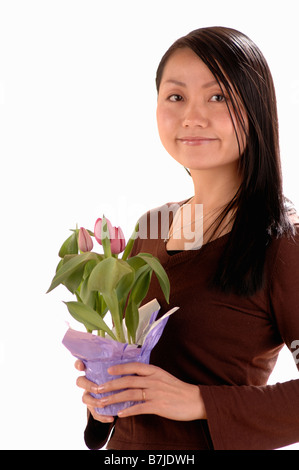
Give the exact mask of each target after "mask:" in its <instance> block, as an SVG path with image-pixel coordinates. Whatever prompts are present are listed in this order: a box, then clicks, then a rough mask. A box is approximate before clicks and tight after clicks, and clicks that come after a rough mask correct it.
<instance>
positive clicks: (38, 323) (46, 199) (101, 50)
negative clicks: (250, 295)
mask: <svg viewBox="0 0 299 470" xmlns="http://www.w3.org/2000/svg"><path fill="white" fill-rule="evenodd" d="M296 6H297V2H296V0H284V2H281V1H276V0H271V2H270V1H268V0H264V1H260V0H258V1H257V0H251V1H250V2H240V1H239V0H236V1H234V0H226V1H225V2H224V1H222V0H213V1H212V2H208V1H200V0H184V2H182V0H179V1H177V0H151V1H146V2H145V1H143V0H126V1H123V0H114V1H100V0H98V1H92V0H84V1H83V0H82V1H78V0H48V1H47V0H36V1H34V0H19V1H18V0H6V1H3V0H1V1H0V158H1V184H0V192H1V231H0V236H1V244H0V248H1V255H0V260H1V323H0V364H1V375H0V377H1V379H0V380H1V384H0V393H1V400H0V434H1V435H0V447H1V448H2V449H85V448H86V447H85V445H84V442H83V429H84V426H85V420H86V410H85V407H84V405H83V404H82V403H81V391H80V390H79V389H77V387H76V386H75V379H76V377H77V372H76V371H75V370H74V368H73V363H74V360H73V358H72V357H71V356H70V354H69V353H68V351H66V350H65V349H64V348H63V347H62V345H61V339H62V337H63V335H64V332H65V331H66V323H65V322H66V321H68V320H69V317H68V314H67V311H66V308H65V306H64V305H63V304H62V300H67V299H68V294H67V292H66V291H65V290H64V289H62V288H61V289H60V288H59V289H57V290H56V291H54V292H52V293H51V294H48V295H46V294H45V292H46V290H47V288H48V286H49V284H50V281H51V279H52V276H53V274H54V269H55V267H56V264H57V261H58V258H57V251H58V248H59V246H60V245H61V243H62V241H63V240H64V239H65V238H66V237H67V236H68V235H69V232H68V229H70V228H74V226H75V225H76V223H78V224H79V226H81V225H83V226H86V227H88V228H91V229H92V228H93V224H94V221H95V219H96V218H97V217H101V216H102V214H103V213H105V215H106V216H107V217H109V218H110V220H111V221H112V223H113V224H114V225H120V226H121V227H122V228H123V230H124V232H125V234H126V236H128V235H130V234H131V231H132V229H133V226H134V224H135V221H136V219H137V218H138V217H139V216H140V215H141V214H142V213H143V212H144V211H145V210H147V209H149V208H152V207H155V206H157V205H160V204H162V203H164V202H167V201H178V200H181V199H183V198H185V197H188V196H190V195H192V184H191V180H190V178H189V177H188V175H187V174H186V173H185V171H184V170H183V169H182V168H181V167H180V166H178V165H177V164H176V163H175V162H174V161H172V159H171V157H169V156H168V154H167V153H166V152H165V150H164V149H163V147H162V145H161V144H160V142H159V138H158V134H157V130H156V122H155V104H156V91H155V83H154V80H155V71H156V67H157V65H158V62H159V60H160V58H161V56H162V55H163V53H164V52H165V50H166V49H167V48H168V47H169V46H170V44H172V42H173V41H174V40H175V39H177V38H178V37H180V36H182V35H185V34H186V33H188V32H189V31H191V30H193V29H196V28H198V27H203V26H215V25H223V26H230V27H234V28H236V29H239V30H241V31H243V32H244V33H246V34H248V35H249V36H250V37H251V38H252V39H253V40H254V41H255V42H256V43H257V44H258V45H259V46H260V48H261V49H262V51H263V52H264V54H265V56H266V58H267V59H268V62H269V65H270V67H271V69H272V73H273V76H274V80H275V83H276V89H277V97H278V106H279V114H280V128H281V148H282V157H283V170H284V186H285V193H286V195H288V197H290V198H291V199H293V201H294V202H295V203H296V204H297V205H298V204H299V190H298V177H297V168H298V167H297V160H298V148H297V140H298V107H299V80H298V76H299V69H298V68H299V65H298V60H297V59H298V55H297V54H298V35H297V34H298V15H297V10H296V11H295V8H296ZM253 341H254V338H253ZM294 377H297V372H296V369H295V365H294V362H293V358H292V356H291V354H290V353H289V352H286V353H283V354H282V357H281V359H280V360H279V363H278V366H277V368H276V371H275V373H274V374H273V375H272V377H271V383H273V382H276V381H284V380H288V379H289V378H294ZM292 448H299V447H298V446H297V447H296V445H295V446H293V447H292Z"/></svg>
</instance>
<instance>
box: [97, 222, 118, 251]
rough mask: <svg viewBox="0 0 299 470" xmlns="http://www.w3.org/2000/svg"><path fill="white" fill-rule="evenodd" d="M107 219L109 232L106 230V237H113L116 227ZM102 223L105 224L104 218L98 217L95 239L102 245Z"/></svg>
mask: <svg viewBox="0 0 299 470" xmlns="http://www.w3.org/2000/svg"><path fill="white" fill-rule="evenodd" d="M105 220H106V223H107V230H108V231H107V232H104V237H106V238H109V239H111V237H113V234H114V229H113V227H112V224H111V222H110V220H108V219H105ZM102 225H103V219H97V220H96V223H95V226H94V236H95V239H96V241H97V242H98V243H99V244H100V245H102V236H103V234H102Z"/></svg>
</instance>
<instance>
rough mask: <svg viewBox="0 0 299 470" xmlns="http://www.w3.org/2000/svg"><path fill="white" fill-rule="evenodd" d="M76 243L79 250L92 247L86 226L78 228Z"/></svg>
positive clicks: (88, 249)
mask: <svg viewBox="0 0 299 470" xmlns="http://www.w3.org/2000/svg"><path fill="white" fill-rule="evenodd" d="M78 245H79V250H80V251H83V252H85V251H91V250H92V248H93V241H92V238H91V236H90V235H89V233H88V231H87V230H86V228H83V227H81V228H80V229H79V237H78Z"/></svg>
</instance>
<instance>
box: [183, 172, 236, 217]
mask: <svg viewBox="0 0 299 470" xmlns="http://www.w3.org/2000/svg"><path fill="white" fill-rule="evenodd" d="M225 170H227V171H225ZM191 176H192V180H193V185H194V198H193V200H192V204H202V205H203V210H204V212H209V211H212V210H214V209H215V210H216V209H218V208H221V207H224V206H226V205H227V204H228V203H229V201H231V200H232V199H233V197H234V196H235V194H236V193H237V191H238V189H239V187H240V184H241V178H240V176H239V174H238V171H237V168H233V169H232V168H228V169H225V168H221V169H218V168H217V169H213V170H191Z"/></svg>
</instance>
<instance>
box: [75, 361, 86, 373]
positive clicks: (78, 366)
mask: <svg viewBox="0 0 299 470" xmlns="http://www.w3.org/2000/svg"><path fill="white" fill-rule="evenodd" d="M75 367H76V369H77V370H79V371H80V372H84V371H85V365H84V363H83V362H82V361H80V360H79V359H77V361H76V362H75Z"/></svg>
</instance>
